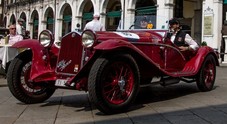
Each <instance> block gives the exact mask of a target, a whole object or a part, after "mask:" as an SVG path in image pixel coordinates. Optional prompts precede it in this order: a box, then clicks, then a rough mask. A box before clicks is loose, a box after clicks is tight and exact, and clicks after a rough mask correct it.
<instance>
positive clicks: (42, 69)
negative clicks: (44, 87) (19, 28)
mask: <svg viewBox="0 0 227 124" xmlns="http://www.w3.org/2000/svg"><path fill="white" fill-rule="evenodd" d="M12 47H16V48H30V49H32V56H33V57H32V68H31V73H30V80H32V81H34V82H42V81H52V80H55V79H56V74H55V65H56V57H57V56H56V55H57V53H58V48H57V47H54V46H53V47H51V49H50V50H49V51H47V49H45V48H44V47H43V46H42V45H40V43H39V41H38V40H32V39H28V40H23V41H20V42H17V43H15V44H14V45H13V46H12ZM44 56H45V58H46V59H43V58H44Z"/></svg>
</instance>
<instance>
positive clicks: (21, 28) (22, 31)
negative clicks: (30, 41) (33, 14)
mask: <svg viewBox="0 0 227 124" xmlns="http://www.w3.org/2000/svg"><path fill="white" fill-rule="evenodd" d="M23 23H24V19H22V18H19V19H18V20H17V25H16V28H17V34H19V35H21V36H25V29H24V26H23Z"/></svg>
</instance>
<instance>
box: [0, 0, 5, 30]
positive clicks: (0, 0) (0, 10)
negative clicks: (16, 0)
mask: <svg viewBox="0 0 227 124" xmlns="http://www.w3.org/2000/svg"><path fill="white" fill-rule="evenodd" d="M3 5H4V1H3V0H0V27H3V26H4V25H3V14H4V12H3Z"/></svg>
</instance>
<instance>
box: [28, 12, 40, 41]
mask: <svg viewBox="0 0 227 124" xmlns="http://www.w3.org/2000/svg"><path fill="white" fill-rule="evenodd" d="M29 24H30V25H31V31H32V32H31V37H32V39H38V33H39V14H38V11H37V10H33V12H32V14H31V22H30V23H29Z"/></svg>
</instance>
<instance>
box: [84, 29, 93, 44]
mask: <svg viewBox="0 0 227 124" xmlns="http://www.w3.org/2000/svg"><path fill="white" fill-rule="evenodd" d="M94 43H95V34H94V33H93V32H92V31H91V30H86V31H84V32H83V34H82V45H83V46H84V47H85V48H90V47H92V46H93V44H94Z"/></svg>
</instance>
